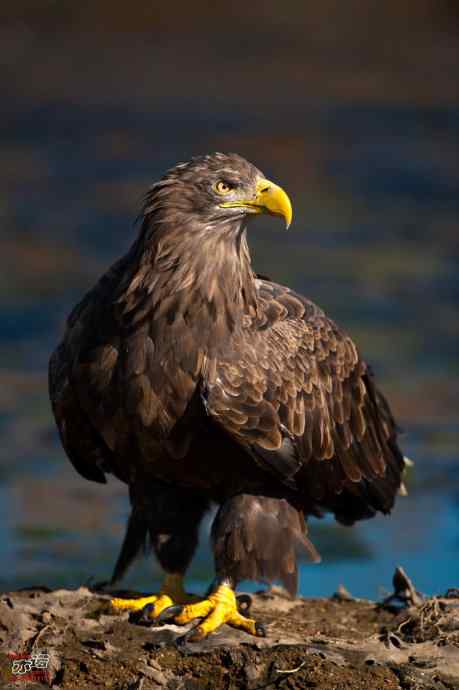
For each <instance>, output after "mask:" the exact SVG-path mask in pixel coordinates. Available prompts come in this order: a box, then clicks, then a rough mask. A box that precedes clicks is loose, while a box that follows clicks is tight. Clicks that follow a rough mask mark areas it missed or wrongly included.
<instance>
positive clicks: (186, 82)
mask: <svg viewBox="0 0 459 690" xmlns="http://www.w3.org/2000/svg"><path fill="white" fill-rule="evenodd" d="M457 8H458V5H457V3H456V2H455V1H454V0H416V1H414V0H405V2H403V3H401V2H399V1H397V2H395V1H392V0H385V2H381V1H380V0H377V1H376V0H366V1H363V0H361V1H359V0H348V1H347V2H345V3H344V2H340V1H339V0H322V1H321V2H320V3H316V2H307V1H305V0H290V1H289V2H284V3H279V2H277V1H275V0H263V1H261V0H252V1H251V2H247V3H223V4H222V3H210V2H208V3H207V2H201V1H200V0H194V1H193V2H191V1H190V2H183V3H178V2H169V3H155V2H152V1H151V0H150V1H148V2H146V1H144V0H134V1H133V2H129V3H121V2H118V3H116V2H115V3H114V2H112V1H111V2H109V1H108V0H93V2H91V3H84V4H82V3H75V2H68V1H66V0H60V1H57V0H23V1H21V0H18V1H17V2H15V3H2V5H1V8H0V27H1V28H0V41H1V46H2V49H1V57H0V89H1V94H2V100H1V109H0V141H1V165H0V257H1V259H0V434H1V439H0V563H1V565H0V589H6V588H17V587H19V586H25V585H36V584H46V585H48V586H56V585H59V586H64V585H66V586H69V585H74V586H77V585H79V584H81V583H82V582H88V581H89V580H90V578H94V579H95V580H97V579H105V578H107V577H108V576H109V575H110V574H111V569H112V567H113V564H114V561H115V558H116V556H117V553H118V549H119V545H120V542H121V539H122V534H123V531H124V523H125V518H126V515H127V511H128V506H127V497H126V489H125V487H124V486H122V485H121V484H119V483H117V482H116V481H115V480H113V481H110V482H109V483H108V485H106V486H101V485H96V484H91V483H90V482H87V481H85V480H84V479H83V478H81V477H80V476H79V475H77V474H76V472H75V471H74V470H73V468H72V467H71V465H70V463H69V462H68V461H67V459H66V458H65V455H64V452H63V450H62V448H61V446H60V444H59V442H58V439H57V434H56V431H55V427H54V423H53V420H52V417H51V412H50V407H49V403H48V396H47V375H46V368H47V361H48V357H49V354H50V352H51V350H52V348H53V347H54V346H55V344H56V343H57V341H58V339H59V337H60V334H61V333H62V330H63V324H64V320H65V317H66V316H67V314H68V312H69V310H70V308H71V307H72V306H73V305H74V303H75V302H76V301H77V300H79V299H80V298H81V297H82V296H83V294H84V293H85V291H86V290H87V289H88V288H89V287H90V286H91V285H92V284H93V283H94V281H95V280H96V279H97V278H98V276H99V275H100V274H101V273H102V272H103V271H104V270H105V269H106V267H107V266H108V265H109V264H110V263H111V262H112V261H113V260H114V259H115V258H117V257H118V256H119V255H120V254H121V253H123V252H124V251H126V249H127V248H128V247H129V245H130V243H131V242H132V241H133V238H134V237H135V232H136V230H135V227H134V226H133V220H134V219H135V217H136V214H137V212H138V210H139V204H140V199H141V197H142V195H143V193H144V192H145V190H146V188H147V187H148V185H149V184H150V183H151V182H152V181H154V180H155V179H156V178H157V177H158V176H159V175H160V174H161V173H162V172H163V171H164V170H165V168H167V167H170V166H171V165H174V164H175V163H176V162H178V161H183V160H186V159H188V158H189V157H190V156H192V155H194V154H199V153H206V152H210V151H214V150H222V151H237V152H238V153H240V154H242V155H243V156H246V157H247V158H248V159H250V160H251V161H253V162H254V163H255V164H256V165H257V166H258V167H259V168H261V169H262V170H263V171H264V172H265V174H266V175H267V176H268V177H271V178H272V179H274V180H276V181H278V182H279V183H280V184H282V186H283V187H285V189H286V190H288V193H289V195H290V196H291V198H292V200H293V204H294V211H295V218H294V224H293V226H292V228H291V230H290V231H289V232H288V233H284V232H283V231H282V230H281V228H280V226H279V224H278V223H276V222H271V221H270V219H264V220H263V221H261V222H259V223H258V224H257V225H256V226H254V227H253V229H252V232H251V234H250V237H249V241H250V245H251V248H252V253H253V259H254V264H255V268H256V269H257V270H258V271H260V272H262V273H264V274H268V275H270V276H271V277H272V278H274V279H275V280H277V281H279V282H282V283H286V284H289V285H290V286H293V287H294V288H295V289H297V290H299V291H301V292H302V293H304V294H306V295H307V296H309V297H310V298H311V299H313V300H314V301H316V302H318V303H319V304H320V305H321V306H322V307H323V308H325V309H326V310H327V311H328V312H329V314H330V315H331V316H332V317H333V318H334V319H335V320H336V321H337V322H338V323H339V324H341V325H342V326H344V327H345V328H346V329H347V330H348V331H349V332H350V333H351V334H352V335H353V336H354V338H355V339H356V341H357V343H358V344H359V346H360V349H361V351H362V352H363V353H364V355H365V357H366V358H367V360H369V361H370V362H371V363H372V365H373V368H374V370H375V372H376V374H377V376H378V379H379V382H380V385H381V387H382V389H383V391H384V392H385V393H386V395H387V396H388V397H389V399H390V401H391V403H392V407H393V410H394V412H395V414H396V416H397V418H398V420H399V423H400V426H401V427H403V429H404V431H405V433H404V436H403V438H402V444H403V448H404V450H405V453H406V454H407V455H408V456H409V457H411V458H413V459H414V460H415V461H416V466H415V468H414V470H413V471H411V473H410V476H409V479H408V485H409V492H410V493H409V496H408V497H407V498H403V499H401V500H399V501H398V504H397V506H396V509H395V510H394V513H393V515H392V517H391V518H389V519H388V518H384V517H381V518H378V519H375V520H373V521H370V522H367V523H360V525H359V526H358V527H356V528H354V529H352V530H350V529H346V528H344V527H339V526H336V525H334V524H333V522H332V521H331V520H330V521H325V522H318V521H313V522H312V523H311V527H310V531H311V536H312V540H313V542H314V543H315V544H316V546H317V547H318V549H319V550H320V551H321V552H322V555H323V562H322V564H321V565H318V566H317V565H315V566H312V565H309V564H307V563H305V564H303V565H302V567H301V592H302V593H303V594H307V595H329V594H331V593H332V592H333V591H335V590H336V588H337V587H338V585H339V584H340V583H344V584H345V585H346V587H347V588H348V589H349V590H350V591H351V592H352V593H353V594H355V595H357V596H369V597H377V596H380V595H381V593H382V592H383V591H384V590H389V589H390V578H391V576H392V573H393V570H394V567H395V566H396V565H402V566H403V567H404V568H405V569H406V570H407V572H408V574H409V575H410V576H411V577H412V578H413V579H414V582H415V584H416V586H417V587H418V589H420V590H421V591H423V592H426V593H442V592H444V591H445V590H446V589H447V587H452V586H454V585H456V586H457V585H458V584H459V530H458V521H459V462H458V459H459V458H458V456H459V451H458V438H459V410H458V401H459V376H458V373H459V372H458V364H457V353H458V351H459V348H458V345H459V343H458V339H459V338H458V336H459V320H458V312H457V298H458V296H459V282H458V274H457V268H458V255H459V232H458V205H459V204H458V191H459V163H458V155H457V154H458V149H457V145H458V137H459V91H458V83H459V82H458V68H459V53H458V51H459V13H458V9H457ZM206 530H208V526H206V527H205V529H204V534H203V539H202V546H201V548H200V551H199V555H198V558H197V559H196V560H195V562H194V564H193V567H192V569H191V571H190V578H189V579H190V587H194V588H195V589H198V590H200V591H203V590H204V588H205V587H206V585H207V583H208V582H209V579H210V577H211V576H212V561H211V557H210V552H209V549H208V546H207V539H206V534H205V532H206ZM152 572H153V574H152ZM157 579H158V572H157V570H156V569H155V567H154V566H153V571H152V564H151V562H150V563H148V562H143V563H139V564H138V566H136V567H135V568H133V570H132V571H131V573H130V575H129V577H128V578H127V580H126V585H128V586H131V587H138V588H143V589H147V590H148V589H151V588H152V587H154V586H155V585H156V584H157Z"/></svg>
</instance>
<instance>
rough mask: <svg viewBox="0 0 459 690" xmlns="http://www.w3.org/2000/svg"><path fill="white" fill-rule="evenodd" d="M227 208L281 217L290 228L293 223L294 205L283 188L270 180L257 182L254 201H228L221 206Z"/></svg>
mask: <svg viewBox="0 0 459 690" xmlns="http://www.w3.org/2000/svg"><path fill="white" fill-rule="evenodd" d="M220 206H224V207H226V208H230V207H233V208H234V207H236V206H242V207H243V208H246V209H247V211H248V212H249V213H269V214H270V215H272V216H281V217H282V218H284V219H285V225H286V227H287V228H288V227H289V225H290V223H291V222H292V215H293V212H292V204H291V203H290V199H289V198H288V196H287V194H286V193H285V192H284V190H283V189H282V187H279V186H278V185H277V184H274V182H271V181H270V180H264V179H260V180H258V182H257V186H256V194H255V197H253V198H252V199H240V200H239V201H227V202H223V203H222V204H220Z"/></svg>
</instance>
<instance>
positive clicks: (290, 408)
mask: <svg viewBox="0 0 459 690" xmlns="http://www.w3.org/2000/svg"><path fill="white" fill-rule="evenodd" d="M258 289H259V295H260V307H261V309H260V311H261V314H262V316H261V317H260V316H258V318H257V320H255V319H253V320H252V321H250V322H247V327H246V328H245V329H244V331H243V332H242V334H241V336H240V338H239V340H238V341H237V343H236V344H235V345H236V347H237V356H238V359H235V358H234V359H231V360H228V361H220V362H218V364H217V371H216V377H215V380H214V381H212V382H209V385H208V387H207V390H206V392H205V397H206V403H207V409H208V412H209V413H210V414H211V416H212V417H213V418H214V420H215V421H216V422H217V423H218V424H220V425H221V426H222V427H223V428H224V429H225V430H226V431H227V432H228V433H230V434H231V435H232V436H233V437H234V438H236V439H237V440H238V441H239V442H240V443H241V444H243V445H244V446H245V447H246V449H247V450H248V451H249V453H250V454H251V455H252V457H253V458H254V459H255V460H256V461H257V462H258V463H259V464H260V465H262V466H263V467H264V468H265V469H267V470H269V471H270V472H271V473H275V474H276V475H277V476H278V478H279V479H280V480H282V481H283V482H284V483H287V484H289V485H290V486H291V487H294V488H296V490H297V491H300V492H301V494H302V496H303V501H304V503H305V505H306V506H307V510H308V511H309V512H318V511H319V510H320V509H322V508H325V509H328V510H332V511H333V512H335V514H336V515H337V517H338V518H339V519H342V520H343V521H350V522H352V521H353V519H358V517H365V516H369V515H370V514H373V513H374V511H375V510H383V511H387V510H389V509H390V507H391V506H392V503H393V498H394V494H395V493H396V491H397V489H398V487H399V485H400V477H401V471H402V468H403V457H402V455H401V453H400V451H399V450H398V448H397V445H396V430H395V424H394V421H393V419H392V416H391V413H390V410H389V408H388V406H387V403H386V402H385V400H384V398H383V397H382V395H381V394H380V393H379V392H378V391H377V390H376V388H375V386H374V383H373V380H372V377H371V374H370V372H369V370H368V367H367V365H366V364H365V362H364V361H363V360H361V359H360V357H359V355H358V352H357V349H356V347H355V345H354V343H353V342H352V340H351V339H350V338H349V337H348V336H347V335H345V334H344V333H343V332H342V331H340V329H339V328H338V327H337V326H336V324H334V323H333V322H332V321H330V320H329V319H328V318H327V317H326V316H325V315H324V314H323V312H322V311H321V310H320V309H319V308H318V307H316V306H315V305H314V304H313V303H311V302H309V301H308V300H306V299H304V298H302V297H300V296H298V295H296V294H295V293H293V292H292V291H290V290H289V289H287V288H284V287H281V286H278V285H275V284H273V283H269V282H266V281H258ZM352 511H354V513H355V516H354V513H352Z"/></svg>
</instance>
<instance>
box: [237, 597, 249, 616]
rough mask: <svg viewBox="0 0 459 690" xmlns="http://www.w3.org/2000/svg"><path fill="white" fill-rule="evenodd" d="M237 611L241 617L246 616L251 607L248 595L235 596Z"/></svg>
mask: <svg viewBox="0 0 459 690" xmlns="http://www.w3.org/2000/svg"><path fill="white" fill-rule="evenodd" d="M236 603H237V609H238V611H239V613H242V615H243V616H248V615H249V612H250V609H251V607H252V597H251V596H249V595H248V594H238V595H237V596H236Z"/></svg>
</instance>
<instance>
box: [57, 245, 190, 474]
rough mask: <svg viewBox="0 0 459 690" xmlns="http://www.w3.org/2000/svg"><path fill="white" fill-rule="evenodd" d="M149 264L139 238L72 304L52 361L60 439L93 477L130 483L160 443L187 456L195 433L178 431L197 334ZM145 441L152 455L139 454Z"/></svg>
mask: <svg viewBox="0 0 459 690" xmlns="http://www.w3.org/2000/svg"><path fill="white" fill-rule="evenodd" d="M151 266H152V262H151V261H145V262H144V263H143V264H142V263H141V259H139V256H138V254H137V246H136V245H134V246H133V248H132V249H131V250H130V252H129V253H128V254H127V255H126V256H125V257H123V258H122V259H121V260H120V261H118V262H117V263H116V264H115V265H114V266H113V267H112V268H111V269H110V270H109V271H108V272H107V273H106V274H105V275H104V276H103V277H102V278H101V280H100V281H99V282H98V283H97V285H96V286H95V287H94V288H93V289H92V290H91V291H90V292H89V293H88V294H87V295H86V297H85V298H84V299H83V300H82V302H81V303H80V304H79V305H77V307H76V308H75V309H74V310H73V312H72V314H71V315H70V317H69V319H68V321H67V328H66V332H65V334H64V339H63V342H62V343H61V345H60V346H59V348H58V349H57V350H56V352H55V353H54V354H53V356H52V358H51V361H50V367H49V388H50V397H51V402H52V407H53V411H54V415H55V418H56V422H57V425H58V428H59V432H60V435H61V439H62V443H63V445H64V448H65V450H66V451H67V454H68V455H69V457H70V459H71V461H72V462H73V464H74V465H75V467H76V469H77V470H78V471H79V472H80V473H81V474H83V476H85V477H87V478H88V479H94V480H95V481H103V477H104V475H103V470H109V471H111V472H114V473H115V474H116V475H117V476H118V477H119V478H120V479H123V480H125V481H128V480H129V476H130V474H131V470H130V467H131V465H132V463H134V462H139V459H140V458H142V457H143V456H145V457H147V456H148V457H152V456H154V453H155V448H157V447H158V445H157V444H156V446H155V443H156V442H159V441H165V440H166V439H167V441H166V446H167V448H168V450H169V451H170V454H171V455H173V456H175V457H177V456H178V457H182V456H183V455H184V454H186V452H187V449H188V446H189V443H190V440H191V439H190V437H188V436H187V437H186V438H185V436H186V434H175V435H174V434H172V436H171V432H172V430H173V428H174V426H175V425H176V423H177V421H178V420H180V418H181V417H182V415H183V414H184V412H185V410H186V409H187V406H188V404H189V403H190V401H191V399H192V397H193V393H194V391H195V388H196V382H197V380H198V376H199V372H200V366H201V363H202V361H203V357H202V354H201V351H200V350H199V349H198V348H197V346H196V342H195V340H196V338H193V336H194V333H193V332H191V333H190V329H187V327H186V324H185V323H184V320H183V318H179V317H178V316H177V317H176V315H175V312H174V310H173V309H172V307H171V305H170V304H168V302H167V299H161V295H166V296H167V294H168V292H167V285H165V286H164V285H161V284H160V285H159V286H158V281H159V279H160V278H162V275H161V274H156V273H153V272H152V268H151ZM153 286H155V287H156V288H157V289H156V292H155V294H156V295H159V298H157V299H156V301H155V300H154V299H153V295H152V293H153V292H154V291H153ZM161 288H162V290H161ZM172 306H173V305H172ZM166 308H169V309H171V310H172V311H171V317H170V319H169V323H168V328H167V329H165V328H164V310H165V309H166ZM145 431H146V433H144V432H145ZM139 443H140V446H141V448H142V447H144V444H147V445H148V453H142V452H138V453H137V454H136V458H134V456H133V452H132V449H133V448H134V447H135V448H139ZM134 455H135V454H134Z"/></svg>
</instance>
